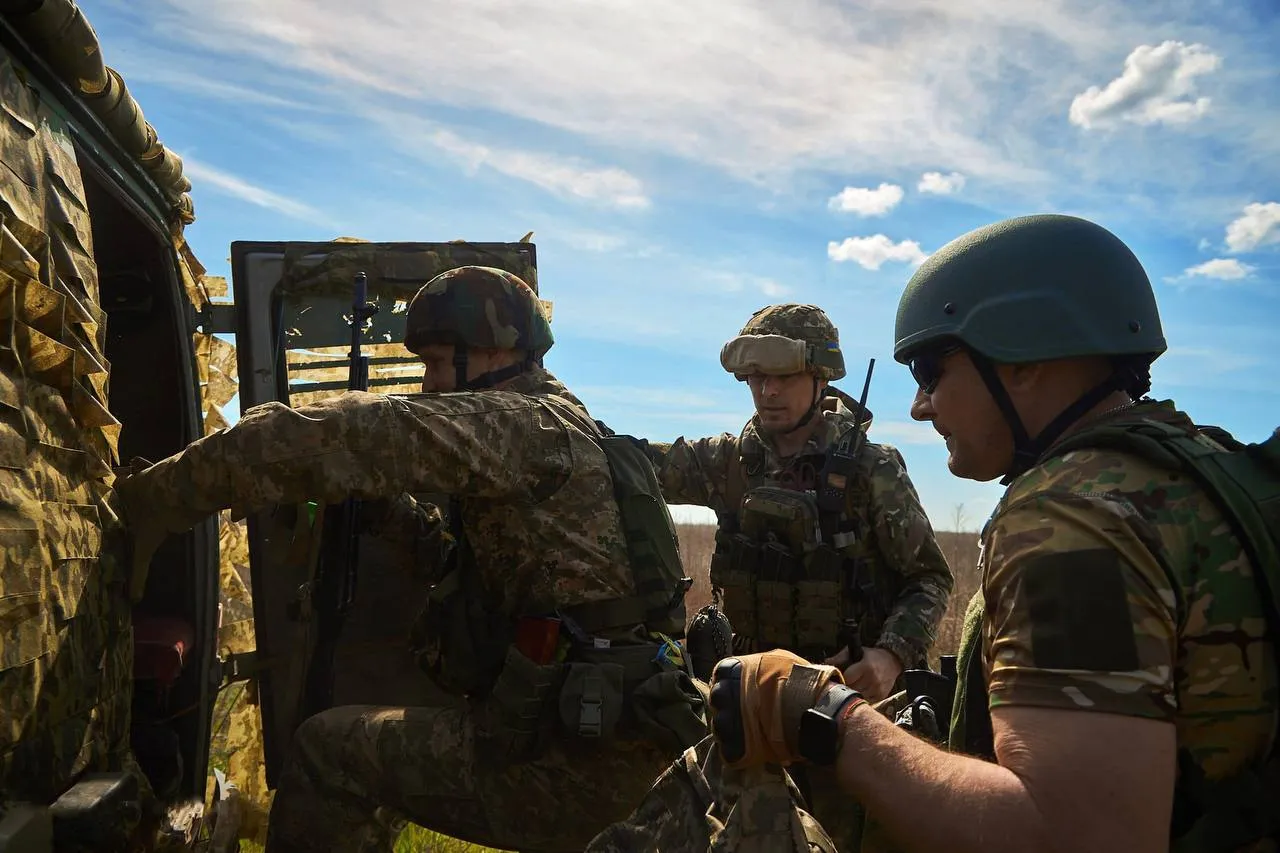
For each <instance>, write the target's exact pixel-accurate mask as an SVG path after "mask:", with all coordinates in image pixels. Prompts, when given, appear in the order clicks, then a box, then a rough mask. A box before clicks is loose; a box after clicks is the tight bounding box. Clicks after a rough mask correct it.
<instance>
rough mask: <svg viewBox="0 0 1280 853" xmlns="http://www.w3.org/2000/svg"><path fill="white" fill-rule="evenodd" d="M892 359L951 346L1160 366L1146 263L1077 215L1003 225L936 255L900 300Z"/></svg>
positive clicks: (1009, 356)
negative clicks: (1129, 360)
mask: <svg viewBox="0 0 1280 853" xmlns="http://www.w3.org/2000/svg"><path fill="white" fill-rule="evenodd" d="M894 338H895V340H894V347H893V355H894V358H895V359H897V360H898V361H900V362H902V363H904V364H906V363H908V362H910V361H911V359H912V358H914V357H915V355H916V354H917V353H920V352H923V351H927V350H930V349H934V348H936V347H939V346H942V345H945V344H946V343H948V342H958V343H962V344H964V345H965V346H966V347H968V348H969V349H971V350H973V351H975V352H978V353H981V354H982V355H984V356H986V357H987V358H989V359H991V360H992V361H996V362H1004V363H1021V362H1031V361H1047V360H1049V359H1056V358H1071V357H1081V356H1113V357H1122V356H1129V357H1133V358H1134V359H1135V360H1145V362H1146V363H1147V364H1150V362H1151V361H1154V360H1155V358H1156V357H1157V356H1159V355H1160V354H1161V353H1163V352H1164V351H1165V349H1166V344H1165V339H1164V333H1163V331H1162V330H1161V326H1160V314H1159V312H1158V310H1157V309H1156V300H1155V294H1154V293H1153V292H1152V289H1151V282H1150V280H1149V279H1148V278H1147V274H1146V272H1145V271H1144V270H1143V268H1142V264H1141V263H1139V262H1138V259H1137V258H1136V257H1135V256H1134V254H1133V252H1131V251H1130V250H1129V247H1128V246H1126V245H1125V244H1124V243H1123V242H1121V241H1120V239H1119V238H1118V237H1116V236H1115V235H1114V234H1112V233H1111V232H1110V231H1108V230H1106V229H1105V228H1103V227H1101V226H1100V225H1096V224H1094V223H1092V222H1089V221H1087V220H1085V219H1078V218H1076V217H1073V216H1060V215H1055V214H1048V215H1039V216H1022V217H1018V218H1015V219H1007V220H1005V221H1003V222H997V223H995V224H994V225H987V226H985V227H983V228H979V229H977V230H976V231H970V232H969V233H968V234H965V235H964V236H962V237H958V238H957V239H955V240H952V241H951V242H950V243H948V244H947V245H945V246H943V247H942V248H941V249H939V250H938V251H937V253H935V254H934V255H932V256H931V257H930V258H929V259H928V260H926V261H925V262H924V264H923V265H921V267H920V268H919V269H918V270H917V271H916V273H915V275H913V276H912V277H911V280H910V281H909V282H908V283H907V287H906V290H905V292H904V293H903V294H902V298H901V300H900V301H899V302H898V316H897V323H896V328H895V334H894Z"/></svg>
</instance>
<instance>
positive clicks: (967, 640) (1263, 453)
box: [950, 421, 1280, 853]
mask: <svg viewBox="0 0 1280 853" xmlns="http://www.w3.org/2000/svg"><path fill="white" fill-rule="evenodd" d="M1197 429H1198V430H1199V431H1200V432H1201V434H1202V435H1203V436H1206V437H1207V438H1209V439H1211V440H1210V441H1205V440H1203V439H1198V438H1193V437H1190V436H1188V435H1186V433H1184V432H1183V431H1182V430H1180V429H1178V428H1176V427H1174V426H1172V425H1169V424H1163V423H1158V422H1153V421H1145V422H1142V423H1138V424H1116V425H1105V424H1104V425H1101V426H1098V427H1095V428H1092V429H1086V430H1083V431H1081V432H1080V433H1077V434H1073V435H1070V436H1068V437H1067V438H1065V439H1063V440H1062V441H1061V442H1060V443H1059V444H1058V445H1056V446H1055V447H1054V450H1053V453H1054V455H1055V456H1060V455H1063V454H1065V453H1069V452H1071V451H1073V450H1097V449H1109V450H1117V451H1120V452H1123V453H1131V454H1133V455H1135V456H1139V457H1141V458H1143V459H1145V460H1147V461H1149V462H1152V463H1154V464H1156V465H1159V466H1161V467H1164V468H1166V469H1172V470H1176V471H1182V472H1186V473H1188V474H1189V475H1191V476H1192V477H1194V478H1195V479H1196V482H1197V483H1198V484H1199V485H1200V486H1201V487H1202V488H1204V490H1205V492H1206V493H1207V494H1208V495H1209V496H1210V498H1211V499H1212V500H1213V501H1214V502H1215V503H1216V504H1217V505H1218V508H1219V509H1220V510H1221V511H1222V513H1223V515H1224V516H1225V517H1226V518H1227V520H1228V522H1229V523H1230V524H1231V525H1232V527H1233V529H1234V532H1235V534H1236V537H1237V538H1238V539H1239V540H1240V542H1241V544H1242V545H1243V546H1244V549H1245V552H1246V553H1247V554H1248V556H1249V558H1250V562H1251V563H1252V565H1253V567H1254V580H1255V581H1256V583H1257V589H1258V594H1259V597H1260V599H1261V601H1262V605H1263V612H1264V613H1265V615H1266V621H1267V628H1268V633H1269V635H1270V636H1271V638H1272V642H1273V643H1277V642H1280V429H1277V430H1276V431H1275V432H1274V433H1272V435H1271V437H1270V438H1268V439H1267V440H1266V441H1263V442H1261V443H1258V444H1249V445H1245V444H1242V443H1241V442H1239V441H1237V440H1236V439H1235V438H1233V437H1232V436H1231V435H1230V434H1229V433H1227V432H1226V431H1225V430H1222V429H1220V428H1218V427H1201V426H1198V427H1197ZM981 621H982V602H981V591H979V593H978V595H977V596H975V599H974V601H973V602H972V603H971V605H970V609H969V613H968V614H966V617H965V631H964V637H963V640H962V643H961V648H960V654H959V672H958V678H959V684H958V685H957V690H956V695H955V702H954V704H953V706H952V718H951V738H950V746H951V748H952V749H955V750H960V751H964V752H968V753H970V754H973V755H977V756H980V757H984V758H988V759H993V758H994V756H995V747H994V743H993V739H992V730H991V718H990V710H989V707H988V704H987V692H986V690H987V687H986V678H985V674H984V671H983V663H982V653H981V647H982V632H981V629H980V628H981ZM1274 657H1275V659H1276V660H1277V661H1278V662H1280V649H1277V650H1276V651H1275V653H1274ZM1276 679H1277V683H1280V669H1278V671H1277V673H1276ZM1276 717H1277V734H1276V736H1274V737H1273V738H1272V747H1271V750H1270V752H1269V754H1267V755H1266V756H1263V757H1261V758H1260V759H1259V760H1258V762H1257V763H1256V764H1254V765H1253V766H1251V767H1247V768H1244V769H1242V770H1240V771H1237V773H1236V775H1235V776H1232V777H1229V778H1225V779H1217V780H1211V779H1207V778H1205V776H1204V774H1203V772H1202V771H1201V769H1200V767H1199V766H1198V765H1197V764H1196V763H1195V761H1194V760H1193V759H1192V757H1191V755H1190V753H1188V752H1187V751H1185V750H1179V751H1178V781H1177V784H1176V786H1175V788H1174V803H1173V820H1172V825H1171V827H1170V838H1171V843H1170V850H1171V851H1172V853H1230V851H1234V850H1237V849H1239V848H1242V847H1244V846H1245V845H1247V844H1248V843H1249V842H1251V841H1255V840H1258V839H1264V838H1276V837H1280V751H1277V743H1280V711H1278V712H1277V715H1276Z"/></svg>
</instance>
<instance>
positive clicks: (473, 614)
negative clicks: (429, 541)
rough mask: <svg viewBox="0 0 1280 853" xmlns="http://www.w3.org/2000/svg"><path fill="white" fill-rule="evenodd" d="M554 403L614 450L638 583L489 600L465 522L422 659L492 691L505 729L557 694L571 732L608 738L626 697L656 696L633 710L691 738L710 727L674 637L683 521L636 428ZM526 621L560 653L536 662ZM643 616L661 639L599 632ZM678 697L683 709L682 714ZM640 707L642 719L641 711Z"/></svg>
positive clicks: (420, 642)
mask: <svg viewBox="0 0 1280 853" xmlns="http://www.w3.org/2000/svg"><path fill="white" fill-rule="evenodd" d="M556 408H557V411H560V412H561V413H562V414H565V415H566V416H567V417H569V418H571V419H572V420H573V421H574V422H575V423H577V424H578V425H579V426H580V427H581V428H582V429H584V430H587V429H589V434H591V435H592V436H593V437H594V438H595V440H596V443H597V444H598V445H599V447H600V448H601V450H602V451H603V452H604V455H605V458H606V459H607V461H608V465H609V472H610V476H611V478H612V480H613V489H614V498H615V500H616V501H617V504H618V510H619V514H620V516H621V522H622V528H623V534H624V536H625V540H626V549H627V556H628V560H629V562H630V566H631V571H632V576H633V578H634V580H635V587H636V594H635V595H633V596H628V597H625V598H617V599H610V600H606V601H594V602H589V603H585V604H579V605H575V606H573V607H567V608H562V609H560V610H557V611H555V612H554V613H546V614H542V613H538V614H518V615H517V618H515V619H513V618H511V617H509V616H506V615H503V614H501V613H500V612H499V611H498V608H497V607H496V603H495V602H490V601H486V600H485V597H484V594H483V590H482V589H481V588H480V575H479V571H478V569H477V567H476V565H475V560H474V556H473V554H472V552H471V549H470V548H469V547H468V544H467V538H466V537H465V536H463V535H461V532H462V531H461V530H460V529H458V534H459V535H457V536H456V542H457V545H456V548H455V551H454V555H453V566H452V568H451V569H450V570H449V571H448V573H447V574H446V575H445V576H444V578H443V579H442V580H441V581H440V583H438V584H436V585H435V586H434V587H433V588H432V590H431V593H430V596H429V600H428V607H427V610H426V612H425V613H424V614H423V617H422V618H420V619H419V621H418V625H417V626H416V628H415V636H414V638H413V639H414V646H415V650H416V652H417V654H418V659H419V662H420V664H421V666H422V668H423V669H424V671H426V672H427V674H428V675H429V676H431V677H432V679H433V680H434V681H435V682H436V683H437V684H438V685H439V686H440V687H442V688H443V689H444V690H446V691H448V692H451V693H455V694H463V695H467V696H470V697H472V698H483V697H486V696H493V697H494V699H495V701H496V702H497V704H499V705H501V706H503V708H505V709H507V710H510V711H511V712H512V714H513V715H514V716H513V718H512V719H511V720H509V721H507V723H508V725H507V728H508V729H509V730H512V731H522V732H523V733H524V734H527V735H529V736H530V738H534V737H535V735H536V734H537V732H536V731H535V730H536V729H540V728H541V727H542V724H543V723H544V722H545V720H544V719H543V716H544V711H545V710H546V706H547V705H548V704H556V703H557V702H558V704H559V705H560V706H561V708H560V711H561V717H562V722H563V723H564V725H565V727H566V728H568V729H569V730H570V733H577V734H581V735H583V736H584V737H602V738H604V739H608V737H609V735H610V734H611V733H612V730H613V728H614V727H616V726H617V725H618V724H619V723H620V722H622V721H623V720H622V715H623V711H624V710H626V709H625V708H624V707H623V706H624V705H625V704H627V703H629V702H630V701H631V699H633V698H636V697H638V698H637V702H636V703H631V704H639V705H641V706H643V705H644V704H645V703H646V702H647V703H649V705H651V706H652V707H651V708H650V709H649V711H646V710H645V709H644V708H643V707H642V708H641V709H640V710H639V711H635V709H631V710H632V713H630V714H629V717H628V720H629V721H630V722H632V723H638V725H639V728H640V729H642V730H644V729H646V719H645V716H646V713H648V714H649V715H650V716H654V715H657V714H658V713H660V712H663V711H664V710H665V713H666V718H665V719H664V721H663V722H662V723H658V724H655V725H656V729H658V731H655V730H654V728H655V726H648V727H647V728H648V730H647V731H644V732H643V733H644V734H645V735H647V736H651V737H654V738H656V739H657V740H659V741H662V740H663V739H664V738H665V737H666V736H667V735H668V734H669V733H670V732H669V731H668V730H672V729H675V730H678V731H677V733H676V736H675V738H674V740H670V742H669V743H667V744H666V745H668V746H675V745H677V744H676V741H679V743H678V746H679V748H684V747H687V746H689V745H691V744H692V743H695V742H696V741H697V740H698V738H700V737H701V736H702V735H703V734H704V732H705V721H704V720H703V718H702V711H703V709H702V704H703V701H704V696H703V694H702V692H701V690H700V688H699V687H698V686H696V685H693V683H692V679H691V678H690V677H688V666H687V663H686V662H685V661H684V656H683V652H682V650H681V648H680V647H679V645H678V644H677V642H676V640H678V639H679V638H682V637H683V636H684V625H685V606H684V596H685V593H686V592H687V591H688V589H689V587H690V586H691V585H692V580H691V579H689V578H688V577H686V576H685V574H684V571H683V566H682V563H681V560H680V553H679V540H678V539H677V535H676V530H675V524H674V522H673V521H672V519H671V514H670V512H669V510H668V509H667V505H666V503H665V501H664V500H663V499H662V493H661V490H660V487H659V484H658V478H657V474H656V472H655V471H654V469H653V465H652V463H651V462H650V461H649V458H648V456H647V455H646V454H645V451H644V450H643V447H642V445H641V443H640V442H639V441H638V440H637V439H634V438H632V437H631V436H627V435H617V434H614V433H613V431H612V430H609V429H608V427H606V426H605V425H604V424H602V423H600V422H598V421H594V422H593V421H588V420H586V419H584V418H583V417H582V416H581V415H579V414H578V413H577V412H576V410H574V409H572V408H571V407H569V406H568V405H557V406H556ZM454 516H455V519H456V513H454ZM455 519H451V520H452V521H455V523H458V522H456V520H455ZM528 624H534V625H538V624H542V625H546V626H548V628H549V630H550V632H551V634H550V636H549V640H550V642H551V643H553V644H554V646H553V649H554V655H553V656H551V657H553V659H551V660H547V661H542V662H536V661H530V660H529V659H528V657H527V656H526V655H524V654H522V653H521V652H519V651H516V649H517V640H518V639H520V638H519V637H518V636H517V635H518V632H519V630H520V629H521V626H522V625H528ZM635 626H643V628H644V630H645V632H646V633H647V635H648V636H649V637H651V638H654V639H653V641H652V642H640V643H635V644H627V645H617V646H611V645H610V644H609V643H606V642H602V641H599V640H597V639H596V636H597V635H600V634H604V633H605V632H609V631H627V630H630V629H631V628H634V627H635ZM624 700H625V701H624ZM672 705H683V706H685V708H684V709H682V710H681V711H678V712H675V713H673V712H672V711H671V706H672ZM637 714H638V715H639V717H640V718H641V719H639V720H636V719H634V717H635V716H636V715H637ZM507 757H510V756H507ZM525 757H528V756H525Z"/></svg>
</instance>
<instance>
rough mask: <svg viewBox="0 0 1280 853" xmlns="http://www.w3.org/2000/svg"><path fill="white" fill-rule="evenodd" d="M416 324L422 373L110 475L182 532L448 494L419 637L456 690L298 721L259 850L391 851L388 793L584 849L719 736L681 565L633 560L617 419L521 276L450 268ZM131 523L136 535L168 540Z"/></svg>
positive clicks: (441, 812) (443, 822)
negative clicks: (586, 389)
mask: <svg viewBox="0 0 1280 853" xmlns="http://www.w3.org/2000/svg"><path fill="white" fill-rule="evenodd" d="M405 345H406V347H407V348H408V349H409V350H410V351H411V352H414V353H415V354H417V355H418V356H419V357H421V359H422V360H423V362H424V364H425V374H424V379H423V391H424V393H423V394H421V395H414V396H407V397H387V396H383V395H379V394H370V393H364V392H349V393H346V394H343V395H341V396H338V397H336V398H333V399H330V400H326V401H323V402H320V403H317V404H314V405H309V406H305V407H301V408H299V409H296V410H294V409H290V408H287V407H286V406H284V405H281V404H279V403H268V404H265V405H262V406H258V407H255V408H254V409H251V410H249V411H247V412H245V413H244V415H243V417H242V418H241V420H240V421H239V422H238V423H237V424H236V425H235V426H233V427H231V428H229V429H227V430H223V431H221V432H219V433H215V434H213V435H211V436H208V437H206V438H203V439H201V440H199V441H196V442H194V443H193V444H191V445H190V446H189V447H188V448H187V449H186V450H184V451H183V452H181V453H179V454H177V455H175V456H173V457H170V458H168V459H166V460H163V461H161V462H160V463H158V464H156V465H154V466H151V467H149V468H147V469H146V470H143V471H141V472H140V473H137V474H134V475H133V476H131V477H129V478H127V479H125V480H124V481H122V482H120V483H119V484H118V486H117V489H118V491H119V492H120V494H121V496H122V497H123V499H124V501H125V506H126V510H127V513H128V517H129V518H130V519H131V520H132V521H133V522H134V523H136V524H137V525H139V526H141V527H143V528H145V527H148V526H149V527H151V528H154V529H158V530H160V531H169V532H172V531H176V530H181V529H183V528H184V527H186V526H187V525H189V524H191V523H192V522H193V521H194V520H196V519H198V518H200V517H202V516H204V515H206V514H208V513H212V512H215V511H217V510H219V509H221V508H224V507H230V506H237V507H241V508H244V509H247V510H254V509H258V508H262V507H265V506H267V505H270V504H274V503H280V502H300V501H303V500H305V499H319V500H323V501H325V502H338V501H341V500H342V499H344V498H346V497H348V496H355V497H359V498H364V499H377V498H389V497H394V496H396V495H399V494H401V493H404V492H429V493H438V494H447V495H451V496H454V498H455V505H456V509H457V511H458V515H459V517H460V534H461V537H460V543H459V556H458V560H457V568H456V569H455V571H454V572H453V573H452V574H451V575H450V576H449V577H446V578H445V579H444V580H443V581H441V582H440V583H439V584H437V586H436V587H435V589H434V591H433V593H432V599H431V600H432V605H433V607H434V611H433V613H432V618H431V620H430V622H429V625H430V627H431V633H430V635H429V636H427V637H426V638H425V643H426V645H425V648H424V650H423V657H424V660H425V663H426V665H427V666H428V667H429V670H430V674H432V675H433V677H435V678H436V680H437V681H438V683H440V684H441V685H442V686H444V687H446V688H448V689H450V690H451V691H452V692H454V693H455V694H460V695H461V699H460V701H459V702H458V703H455V704H450V705H447V706H444V705H442V706H439V707H409V708H405V707H399V708H390V707H356V706H349V707H339V708H333V709H330V710H328V711H324V712H321V713H319V714H317V715H315V716H313V717H311V718H310V719H308V720H306V721H305V722H304V723H303V724H302V726H301V727H300V728H299V729H298V731H297V733H296V736H295V738H294V742H293V744H292V747H291V752H290V756H289V759H288V762H287V764H286V767H285V770H284V771H283V774H282V776H281V781H280V785H279V790H278V792H277V794H276V797H275V801H274V805H273V808H272V813H271V819H270V829H269V833H268V841H267V848H268V849H269V850H271V851H277V853H278V852H279V851H320V850H324V851H356V850H369V849H390V847H389V842H388V840H387V839H386V838H385V837H383V835H384V831H383V830H382V828H381V827H382V825H383V824H384V823H391V822H392V821H382V820H379V818H378V816H376V815H375V809H377V808H378V807H379V806H381V807H385V811H383V812H382V814H396V815H402V816H404V817H406V818H408V819H411V820H413V821H415V822H417V823H419V824H421V825H424V826H427V827H430V828H432V829H435V830H438V831H440V832H443V833H446V834H448V835H452V836H455V837H459V838H463V839H466V840H469V841H472V842H476V843H480V844H485V845H491V846H495V847H502V848H516V849H520V850H547V851H552V850H554V851H561V850H564V851H567V850H581V849H582V848H583V846H584V845H585V844H586V842H587V841H588V839H590V838H591V836H592V835H594V834H595V833H597V832H599V831H600V829H601V828H602V827H604V826H605V825H607V824H608V823H609V822H611V821H614V820H618V819H620V818H621V817H623V816H624V815H625V814H626V813H627V811H628V810H629V809H630V808H631V807H632V806H633V805H634V804H635V803H636V802H638V801H639V800H640V799H641V797H642V796H643V795H644V792H645V790H646V789H647V788H648V786H649V781H650V780H652V779H653V778H654V777H655V776H656V775H657V774H658V773H659V772H660V771H661V770H662V768H663V767H665V766H666V765H667V764H668V763H669V762H670V761H671V760H672V758H673V757H675V756H676V755H678V754H679V752H680V750H681V749H682V748H684V747H686V746H688V745H690V744H692V743H694V742H696V741H697V740H699V739H700V738H701V737H703V736H704V735H705V732H706V727H705V716H704V714H703V712H702V701H703V695H702V693H701V692H700V691H699V690H698V689H696V687H695V685H694V682H693V681H692V680H691V679H690V678H689V677H688V675H687V674H686V673H685V672H684V671H683V670H681V669H679V667H678V666H673V665H670V663H669V658H668V657H667V656H664V654H663V652H667V653H675V652H677V651H678V646H676V645H675V644H674V642H671V643H665V642H664V638H663V637H660V636H659V633H658V632H664V634H666V635H669V636H673V637H679V636H681V632H682V630H683V625H684V604H683V593H684V591H685V590H686V589H687V579H686V580H685V581H682V580H681V578H680V577H679V576H678V573H677V577H676V578H675V582H674V583H673V584H671V585H670V586H668V587H667V588H661V589H659V588H656V586H655V583H654V582H655V577H654V576H653V575H648V576H646V575H644V573H643V572H642V571H641V570H640V568H639V567H638V565H637V561H636V560H634V559H632V556H631V554H632V552H631V551H630V547H629V546H630V543H629V540H628V535H629V532H628V531H624V529H623V524H622V517H623V513H622V511H621V510H620V506H619V503H618V501H617V499H616V497H615V486H616V485H617V482H616V477H615V476H613V475H611V461H610V458H607V457H606V455H605V451H604V450H603V449H602V448H603V447H604V443H603V442H604V436H603V434H602V432H601V428H600V427H599V425H597V423H596V422H594V421H593V420H592V419H591V417H590V416H589V415H588V414H587V412H586V410H585V409H584V408H583V406H582V403H581V402H579V401H578V400H577V398H575V397H574V396H573V395H572V394H571V393H570V392H569V391H568V390H567V389H566V388H565V387H564V385H562V384H560V382H558V381H557V380H556V379H555V378H554V377H553V376H552V375H551V374H550V373H549V372H547V371H546V370H545V369H543V368H541V366H540V363H541V362H540V360H541V357H542V355H543V354H544V353H545V352H546V351H547V350H548V349H549V348H550V347H551V345H552V336H551V330H550V328H549V326H548V324H547V321H546V318H545V315H544V313H543V311H542V309H541V307H540V304H539V302H538V300H537V298H536V296H535V295H534V294H533V292H532V291H531V290H530V289H529V287H528V286H527V285H526V284H525V283H524V282H523V281H521V280H520V279H519V278H517V277H516V276H514V275H511V274H510V273H507V272H503V271H500V270H496V269H491V268H485V267H462V268H459V269H454V270H451V271H448V272H445V273H442V274H441V275H439V276H437V277H436V278H435V279H433V280H432V281H430V282H429V283H428V284H427V285H426V286H424V287H423V289H422V290H421V291H419V293H418V295H417V296H416V297H415V298H414V300H413V302H412V303H411V304H410V307H409V313H408V318H407V334H406V341H405ZM449 391H453V392H463V393H427V392H449ZM639 459H640V460H641V462H642V463H643V461H644V457H643V456H639ZM654 491H655V492H656V483H655V484H654ZM649 504H650V505H652V506H655V507H657V508H658V511H659V512H660V514H661V516H662V517H664V518H665V519H666V532H667V535H668V536H669V537H670V539H671V542H670V544H671V547H672V549H673V550H672V553H673V554H674V553H675V552H674V547H675V544H674V542H675V538H674V528H673V527H672V526H671V525H670V517H669V515H667V513H666V510H665V506H664V505H663V504H662V503H661V501H660V500H659V501H656V502H654V501H650V502H649ZM629 520H633V519H629ZM135 529H138V528H135ZM138 535H139V544H140V545H141V546H142V547H143V550H144V551H145V549H146V547H147V545H148V540H154V539H155V538H156V537H155V536H154V535H150V536H148V534H147V533H146V532H145V530H144V531H141V532H139V533H138ZM143 558H145V555H144V556H143ZM676 560H677V563H678V557H677V558H676ZM658 579H659V580H660V578H658ZM677 656H678V655H677ZM375 845H377V846H375Z"/></svg>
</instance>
